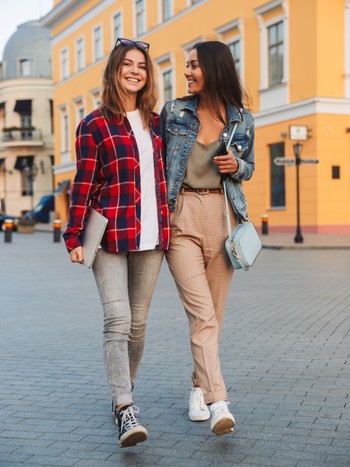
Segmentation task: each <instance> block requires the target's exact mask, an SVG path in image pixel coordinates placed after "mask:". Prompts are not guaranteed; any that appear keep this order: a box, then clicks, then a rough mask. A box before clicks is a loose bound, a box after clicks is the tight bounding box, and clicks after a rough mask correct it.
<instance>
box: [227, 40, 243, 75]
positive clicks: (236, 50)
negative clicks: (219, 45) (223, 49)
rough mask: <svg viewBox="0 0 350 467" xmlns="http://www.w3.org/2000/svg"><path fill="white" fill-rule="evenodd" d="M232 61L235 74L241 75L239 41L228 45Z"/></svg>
mask: <svg viewBox="0 0 350 467" xmlns="http://www.w3.org/2000/svg"><path fill="white" fill-rule="evenodd" d="M229 48H230V50H231V53H232V56H233V59H234V61H235V65H236V70H237V73H238V74H239V75H240V74H241V41H234V42H232V43H231V44H229Z"/></svg>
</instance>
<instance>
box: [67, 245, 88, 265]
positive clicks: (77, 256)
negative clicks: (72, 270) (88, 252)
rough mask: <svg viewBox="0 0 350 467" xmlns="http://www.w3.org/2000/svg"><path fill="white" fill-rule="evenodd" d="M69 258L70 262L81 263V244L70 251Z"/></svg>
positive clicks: (82, 258)
mask: <svg viewBox="0 0 350 467" xmlns="http://www.w3.org/2000/svg"><path fill="white" fill-rule="evenodd" d="M69 254H70V260H71V261H72V263H80V264H83V260H84V257H83V248H82V247H81V246H78V247H77V248H74V250H72V251H71V252H70V253H69Z"/></svg>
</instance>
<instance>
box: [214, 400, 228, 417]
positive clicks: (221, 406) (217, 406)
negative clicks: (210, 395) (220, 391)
mask: <svg viewBox="0 0 350 467" xmlns="http://www.w3.org/2000/svg"><path fill="white" fill-rule="evenodd" d="M228 405H229V402H226V401H218V402H214V404H212V405H211V406H210V411H211V412H212V414H213V415H218V414H220V413H222V412H226V411H227V410H228Z"/></svg>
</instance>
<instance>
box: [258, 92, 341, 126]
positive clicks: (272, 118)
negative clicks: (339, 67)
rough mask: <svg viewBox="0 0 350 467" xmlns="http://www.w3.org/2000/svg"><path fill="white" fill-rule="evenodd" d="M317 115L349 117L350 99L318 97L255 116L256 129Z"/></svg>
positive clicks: (265, 111)
mask: <svg viewBox="0 0 350 467" xmlns="http://www.w3.org/2000/svg"><path fill="white" fill-rule="evenodd" d="M317 114H328V115H349V114H350V99H334V98H328V97H316V98H312V99H306V100H304V101H300V102H296V103H294V104H289V105H285V106H282V107H275V108H274V109H269V110H264V111H262V112H257V113H255V114H254V119H255V126H256V128H259V127H264V126H266V125H274V124H277V123H281V122H283V121H290V120H296V119H298V118H303V117H308V116H311V115H317Z"/></svg>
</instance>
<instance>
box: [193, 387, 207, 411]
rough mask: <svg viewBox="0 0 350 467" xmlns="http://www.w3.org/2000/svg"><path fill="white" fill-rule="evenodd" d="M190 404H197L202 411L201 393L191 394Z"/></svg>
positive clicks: (202, 399) (194, 392) (202, 400)
mask: <svg viewBox="0 0 350 467" xmlns="http://www.w3.org/2000/svg"><path fill="white" fill-rule="evenodd" d="M191 404H198V405H199V407H200V408H201V409H204V405H205V404H204V397H203V392H202V391H192V392H191Z"/></svg>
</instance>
